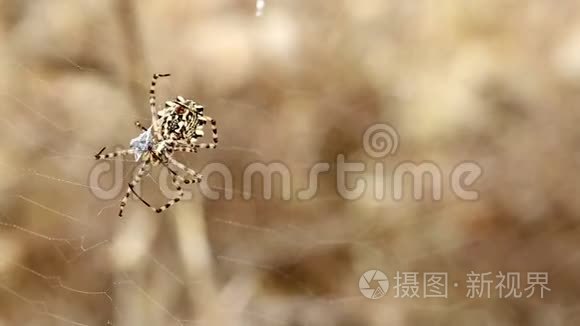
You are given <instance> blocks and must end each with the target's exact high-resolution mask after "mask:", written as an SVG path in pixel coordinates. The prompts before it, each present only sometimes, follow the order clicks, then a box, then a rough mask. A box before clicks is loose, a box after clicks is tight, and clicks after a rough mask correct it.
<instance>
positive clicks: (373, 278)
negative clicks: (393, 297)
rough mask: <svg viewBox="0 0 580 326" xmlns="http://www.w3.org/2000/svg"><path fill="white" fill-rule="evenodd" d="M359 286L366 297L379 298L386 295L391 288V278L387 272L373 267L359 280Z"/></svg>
mask: <svg viewBox="0 0 580 326" xmlns="http://www.w3.org/2000/svg"><path fill="white" fill-rule="evenodd" d="M358 288H359V289H360V293H362V295H364V296H365V298H368V299H372V300H377V299H380V298H382V297H384V296H385V294H387V291H388V290H389V280H388V279H387V275H385V273H383V272H381V271H379V270H376V269H371V270H370V271H366V272H365V273H364V274H362V276H361V277H360V279H359V280H358Z"/></svg>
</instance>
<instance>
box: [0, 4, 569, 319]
mask: <svg viewBox="0 0 580 326" xmlns="http://www.w3.org/2000/svg"><path fill="white" fill-rule="evenodd" d="M255 10H256V4H255V2H253V1H234V0H219V1H204V0H194V1H183V0H169V1H114V0H109V1H91V0H84V1H78V0H59V1H48V0H42V1H19V0H0V76H1V77H0V97H1V98H2V105H1V109H0V112H1V113H2V114H1V115H0V125H1V127H0V135H1V137H0V180H1V181H0V194H1V195H2V196H0V250H1V251H2V254H1V257H0V325H39V324H42V325H53V324H54V325H60V324H75V323H76V324H80V325H104V324H106V323H107V322H110V323H113V324H115V325H144V324H148V325H169V324H183V325H187V324H192V323H195V322H198V323H200V324H203V325H205V324H209V325H232V324H234V325H237V324H239V325H245V324H248V325H250V324H251V325H270V324H275V325H385V324H388V325H433V324H441V325H463V324H467V323H468V324H472V323H476V322H478V323H480V324H483V323H484V322H486V323H488V324H493V325H496V324H502V325H576V324H577V322H578V321H579V320H580V308H578V305H577V303H578V300H579V298H580V285H579V284H578V281H577V280H576V276H577V275H578V272H579V271H580V265H579V261H578V259H577V255H578V254H577V249H578V246H579V245H580V232H579V231H578V226H580V225H579V219H578V217H579V216H580V206H579V204H577V202H578V201H577V198H578V194H579V191H580V188H579V185H580V178H579V177H578V173H577V171H578V167H579V166H578V165H579V164H578V162H579V156H578V155H579V154H578V148H579V146H580V132H579V131H578V128H577V126H578V125H579V122H580V114H579V113H578V112H580V111H579V110H578V107H579V106H578V104H579V103H578V101H579V100H580V97H579V96H578V94H579V91H580V23H579V22H580V3H578V2H577V1H572V0H564V1H558V2H557V3H556V2H554V1H548V0H528V1H512V0H509V1H499V0H492V1H489V0H487V1H484V0H472V1H456V0H443V1H394V0H365V1H346V0H344V1H343V0H341V1H322V0H315V1H289V0H280V1H268V0H266V2H265V7H264V10H263V14H262V15H261V16H259V17H257V16H256V14H255ZM162 72H169V73H172V77H171V79H170V80H169V81H163V82H160V84H159V92H160V93H159V97H160V98H161V99H165V98H169V97H174V96H176V95H183V96H186V97H190V98H193V99H195V100H196V101H198V102H200V103H202V104H204V105H205V106H206V110H207V112H208V114H210V115H211V116H212V117H214V118H215V119H216V120H217V121H218V124H219V128H220V148H218V149H217V150H215V151H205V152H203V153H199V154H196V155H189V156H183V158H184V160H186V161H187V162H188V165H190V166H192V167H194V168H196V169H201V167H203V165H204V164H205V163H208V162H221V163H224V164H226V165H227V166H228V167H229V168H230V169H231V171H233V174H234V177H235V180H236V183H235V184H234V192H235V193H236V196H235V198H234V200H231V201H226V200H217V201H212V200H206V199H204V198H203V197H202V196H201V195H200V193H199V192H197V191H194V199H193V200H190V201H184V202H181V203H179V205H176V206H175V207H174V208H172V209H171V210H169V211H168V212H167V213H166V214H162V215H154V214H152V213H151V212H150V211H149V210H147V209H145V208H144V207H142V205H141V204H140V203H139V202H137V201H132V202H130V205H129V206H128V208H127V211H126V212H127V217H126V219H124V220H121V221H120V220H118V219H117V216H116V208H117V205H118V201H117V200H112V201H102V200H99V199H97V198H95V197H94V196H93V195H92V194H91V192H90V189H89V188H90V185H89V184H88V174H89V171H90V169H91V168H93V166H94V164H95V162H94V161H93V158H92V156H93V155H94V154H95V153H96V152H97V151H98V150H99V149H100V148H101V147H102V146H110V147H112V146H114V145H126V144H128V141H129V140H130V139H131V138H133V137H135V136H136V135H137V133H138V130H136V129H135V128H134V127H133V122H134V121H135V120H140V121H142V122H146V123H148V122H149V113H148V108H147V89H148V83H149V78H150V76H151V75H152V74H153V73H162ZM380 122H386V123H389V124H390V125H392V126H394V127H395V128H396V129H397V130H398V132H399V134H400V137H401V144H400V150H399V151H398V152H397V155H395V156H389V157H387V158H385V159H384V163H385V164H386V166H387V167H388V169H392V168H393V167H394V166H395V165H396V163H397V162H402V161H405V160H412V161H416V162H420V161H424V160H430V161H434V162H436V163H437V164H438V165H440V166H442V167H451V166H453V165H454V164H456V163H457V162H460V161H462V160H471V161H475V162H477V163H478V164H480V165H481V166H482V168H483V170H484V176H483V177H482V179H481V180H479V181H478V183H477V184H476V187H477V190H479V191H480V199H479V200H478V201H475V202H462V201H460V200H458V199H457V198H455V197H453V196H444V199H443V200H442V201H439V202H432V201H421V202H417V201H413V200H404V201H402V202H395V201H392V200H389V199H386V200H383V201H377V200H375V199H373V198H370V196H369V197H368V198H367V197H364V198H362V199H360V200H357V201H348V200H344V199H341V198H340V197H339V196H338V195H337V193H336V189H335V188H336V178H335V171H331V172H330V173H328V174H325V175H323V176H322V177H321V180H320V182H321V186H320V189H319V192H318V194H317V196H316V197H315V198H314V199H313V200H310V201H306V202H303V201H299V200H290V201H284V200H282V199H279V197H276V195H278V194H276V193H275V196H274V199H272V200H263V199H260V198H261V197H260V189H257V190H256V193H254V196H253V199H251V200H244V199H242V198H241V196H240V195H239V192H240V191H241V186H240V184H239V183H240V180H241V176H242V171H243V168H244V167H245V166H246V165H247V164H249V163H251V162H254V161H263V162H272V161H280V162H283V163H285V164H286V165H287V166H288V167H289V168H290V169H291V171H292V183H293V184H292V185H293V188H294V189H299V188H300V187H302V186H304V185H305V184H306V182H307V180H306V178H307V176H308V168H309V167H310V166H311V165H312V164H314V163H315V162H319V161H323V162H334V160H335V158H336V155H337V154H345V155H346V157H348V158H351V159H360V160H364V161H366V162H369V163H372V162H374V161H373V160H372V159H371V158H369V157H367V156H366V155H365V153H364V151H363V149H362V144H361V139H362V135H363V133H364V131H365V128H367V127H368V126H369V125H371V124H373V123H380ZM129 159H130V158H129ZM131 167H132V166H128V165H127V166H126V167H125V170H124V175H125V180H127V181H128V180H129V179H130V177H131V173H132V171H131V169H130V168H131ZM362 175H363V177H365V178H372V177H373V171H371V170H369V171H367V172H365V173H363V174H362ZM388 182H389V180H388V179H387V180H385V183H386V184H388ZM208 183H209V184H210V185H211V186H213V187H215V188H216V189H219V188H220V187H223V185H222V184H221V181H220V180H219V178H210V180H209V181H208ZM143 187H144V191H145V192H146V194H147V195H148V196H149V198H151V200H157V201H158V202H161V201H163V198H161V196H159V195H156V194H157V191H156V189H158V186H157V185H156V184H155V183H154V182H153V181H152V180H148V181H147V182H146V184H145V185H144V186H143ZM448 190H449V189H448V188H445V189H444V191H448ZM372 268H379V269H381V270H383V271H384V272H385V273H387V274H388V275H393V274H394V273H395V272H396V271H418V272H422V271H444V272H448V273H449V275H450V278H455V279H458V280H464V279H465V275H466V273H468V272H470V271H472V270H475V271H480V272H486V271H492V272H496V271H500V270H501V271H518V272H528V271H546V272H549V273H550V286H551V288H552V291H551V292H550V293H549V296H548V297H547V298H546V299H543V300H539V299H537V298H536V299H528V300H524V299H522V300H501V299H498V298H495V299H488V300H469V299H466V298H465V291H464V290H465V289H464V288H463V287H459V288H455V289H450V297H449V299H447V300H441V301H429V300H426V299H413V300H403V299H394V298H392V296H387V298H385V299H382V300H379V301H370V300H367V299H365V298H364V297H362V296H361V294H360V293H359V289H358V280H359V277H360V275H362V273H363V272H364V271H366V270H369V269H372Z"/></svg>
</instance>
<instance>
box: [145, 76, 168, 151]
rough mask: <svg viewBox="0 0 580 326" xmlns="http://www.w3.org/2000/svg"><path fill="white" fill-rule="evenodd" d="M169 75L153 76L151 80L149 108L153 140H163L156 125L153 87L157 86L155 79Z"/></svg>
mask: <svg viewBox="0 0 580 326" xmlns="http://www.w3.org/2000/svg"><path fill="white" fill-rule="evenodd" d="M169 76H171V74H154V75H153V78H152V79H151V87H150V88H149V108H150V109H151V125H152V126H153V134H154V135H155V138H156V139H157V140H158V141H160V140H162V139H163V137H162V136H161V132H160V130H159V124H158V123H157V119H158V118H159V117H158V116H157V99H156V97H155V85H156V84H157V79H158V78H159V77H169Z"/></svg>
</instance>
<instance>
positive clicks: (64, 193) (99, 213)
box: [0, 1, 361, 325]
mask: <svg viewBox="0 0 580 326" xmlns="http://www.w3.org/2000/svg"><path fill="white" fill-rule="evenodd" d="M260 3H261V5H260V13H259V15H260V16H261V15H263V11H262V10H263V6H264V2H263V1H261V2H260ZM91 42H94V41H91ZM91 45H92V46H95V47H96V46H99V45H98V43H96V42H94V43H91V44H89V45H88V46H89V47H90V46H91ZM49 52H51V56H52V59H50V60H51V61H53V64H54V65H56V66H60V67H61V69H62V70H65V71H68V73H67V74H68V75H71V76H81V77H83V76H90V75H97V76H98V75H99V74H101V72H100V71H99V70H98V69H95V68H94V67H92V66H91V65H85V64H83V63H82V62H77V60H76V59H74V58H72V57H70V56H69V54H67V52H65V51H60V50H58V49H50V51H49ZM29 61H30V60H29V59H28V60H27V59H23V60H19V59H18V58H17V57H16V56H14V57H12V58H10V60H9V62H8V63H7V64H8V65H11V66H12V68H11V70H12V71H11V73H12V74H14V75H21V76H23V77H21V78H22V79H23V80H25V81H30V80H32V81H33V83H34V84H40V85H43V86H44V87H45V89H43V91H46V90H48V91H47V92H45V93H44V94H42V96H45V97H47V98H49V99H50V100H52V101H53V102H52V103H44V102H43V101H37V100H35V99H34V98H32V99H31V98H29V97H25V96H22V95H21V92H18V91H13V89H11V88H10V87H6V88H5V90H6V91H4V92H2V97H3V98H4V100H5V101H7V102H9V103H10V106H11V107H13V109H12V110H10V111H9V112H7V114H5V115H4V118H3V119H2V121H1V123H2V127H3V129H4V130H5V131H6V130H7V131H8V133H9V134H11V137H9V139H10V140H11V141H16V140H17V139H16V138H20V137H19V136H17V135H20V134H21V132H20V130H31V129H32V130H37V131H35V132H34V133H32V134H28V136H27V137H24V138H22V139H18V140H19V141H21V142H23V143H24V144H25V146H26V149H24V150H21V149H19V148H12V150H13V152H15V153H16V155H18V154H20V155H23V156H25V157H22V158H19V159H8V160H6V159H3V160H2V163H1V165H2V169H3V170H4V173H5V175H6V178H7V179H8V180H17V181H14V183H13V184H12V186H8V189H3V192H4V193H11V195H9V196H7V197H6V198H4V200H3V205H2V206H3V208H2V209H1V210H0V226H1V227H2V234H3V237H4V238H6V240H3V242H4V245H5V246H3V248H6V249H5V250H4V249H3V250H4V251H6V252H7V254H5V255H4V256H3V257H2V258H0V266H1V267H0V275H4V277H1V278H0V293H1V298H2V300H3V301H6V302H8V304H7V305H6V307H5V308H3V309H0V311H2V313H0V316H4V317H0V324H1V323H3V322H6V323H11V321H17V322H20V323H21V324H24V323H26V322H28V323H33V324H36V323H40V324H45V325H49V324H51V325H52V324H55V325H60V324H62V325H133V324H134V325H137V324H145V321H148V322H147V324H163V325H167V324H175V325H190V324H191V325H196V324H208V323H210V324H218V323H221V324H224V325H225V324H228V325H231V324H234V323H242V320H245V321H254V323H259V324H264V325H285V324H287V321H288V320H290V317H291V316H290V315H288V313H287V312H283V311H279V312H278V313H275V312H274V313H270V314H269V313H266V312H264V311H265V309H264V305H262V306H260V305H257V306H256V307H252V306H251V305H250V298H251V297H252V296H254V295H255V292H256V291H258V286H257V285H256V283H255V282H257V280H256V279H257V278H258V276H256V275H260V274H272V275H274V276H275V277H277V278H281V279H283V280H284V282H285V283H287V286H289V287H291V288H297V289H300V290H299V291H300V292H301V293H303V295H304V296H306V297H310V298H311V300H315V301H320V300H321V299H320V298H317V296H316V295H315V292H316V290H315V289H311V288H310V287H309V285H307V284H305V283H304V281H302V280H300V279H299V278H297V277H296V275H293V274H292V273H291V272H288V271H286V270H285V269H284V268H279V267H277V266H276V264H275V263H272V264H271V265H270V264H269V263H268V260H270V261H274V260H273V259H271V258H269V259H260V255H256V253H252V252H251V250H255V249H256V247H257V246H263V245H266V246H274V247H284V248H286V250H290V251H292V252H295V253H294V254H290V257H291V260H292V262H290V263H287V264H290V265H291V264H293V263H294V262H295V261H300V260H301V259H302V257H304V256H305V255H308V254H309V253H310V252H315V251H316V250H315V247H317V246H323V247H326V246H333V245H334V244H332V243H328V242H325V241H320V242H319V240H318V239H317V237H315V236H314V235H313V234H312V233H311V232H309V231H307V230H304V229H302V228H300V227H298V226H296V225H291V224H287V225H286V226H284V227H268V226H261V224H262V223H260V222H258V223H252V222H251V221H252V220H255V219H254V217H253V216H250V218H249V219H247V220H249V221H250V222H244V219H243V218H242V219H240V218H231V217H230V216H228V215H224V216H220V215H218V216H212V218H211V219H208V220H207V223H208V225H207V226H206V225H204V222H203V220H204V216H203V215H204V214H203V213H201V211H202V210H201V208H200V207H201V203H200V199H199V197H200V193H199V191H196V190H195V189H190V191H193V196H194V197H195V198H194V199H193V203H183V202H182V203H180V204H181V206H185V207H181V208H179V207H174V208H173V207H172V210H170V211H168V212H167V213H165V214H163V216H156V215H155V214H153V213H151V212H150V211H147V210H146V209H144V208H143V207H142V205H141V203H139V202H138V201H137V200H130V201H129V205H128V206H127V211H133V213H132V214H131V213H129V214H128V215H129V217H127V218H124V219H118V218H117V217H116V212H117V210H118V201H119V198H120V197H119V196H117V197H116V198H115V199H112V200H108V201H102V200H99V199H98V198H95V197H94V196H91V190H97V189H96V187H95V185H92V184H90V183H89V182H88V181H87V178H86V177H85V178H83V175H82V172H79V170H84V171H85V173H87V174H88V173H89V170H90V169H91V168H93V167H94V165H95V164H96V163H95V162H94V158H93V155H94V153H96V151H97V150H98V148H99V147H100V146H103V145H107V146H108V147H109V149H112V146H110V144H111V142H112V141H115V140H119V141H120V142H122V141H123V140H125V141H124V143H128V140H129V139H130V138H127V137H126V135H137V134H138V130H136V129H135V130H131V132H125V131H123V132H122V133H120V134H121V135H116V134H115V135H111V134H108V135H107V134H103V135H102V137H101V138H100V141H98V142H95V141H94V140H95V139H94V138H93V139H91V138H87V137H85V136H84V135H83V133H84V132H85V126H81V125H80V123H81V122H80V120H75V119H74V118H73V119H70V120H67V119H62V118H61V117H62V115H64V114H67V113H68V112H66V111H64V110H60V112H59V110H55V111H54V112H51V110H50V108H49V107H48V106H49V105H50V104H54V103H56V104H57V105H58V104H61V102H60V99H59V98H60V97H61V96H63V95H62V94H59V89H62V88H63V85H56V87H55V85H53V84H54V83H53V82H52V81H51V80H50V77H49V78H47V77H46V73H45V72H41V71H39V69H41V68H39V67H38V66H36V67H35V65H33V64H29V63H28V62H29ZM174 75H178V74H174ZM148 82H149V81H148V80H146V79H144V80H137V79H132V80H130V84H132V85H137V86H135V88H136V89H137V90H138V92H137V93H138V94H139V97H140V98H141V101H142V102H143V103H141V104H145V101H146V96H147V89H148ZM158 85H159V86H158V102H159V103H162V102H163V99H169V98H170V97H172V96H173V97H174V96H176V95H179V94H180V93H179V92H178V90H176V88H175V82H174V81H173V80H171V79H169V80H163V81H160V82H159V83H158ZM90 91H91V90H90V89H88V90H87V92H90ZM42 96H40V97H42ZM72 96H74V95H72ZM73 102H74V100H73ZM129 102H130V101H129ZM105 103H107V102H106V101H104V100H102V101H100V104H101V105H103V104H105ZM108 105H109V106H111V107H114V110H123V111H124V112H122V113H117V114H116V115H115V117H117V118H121V119H122V120H123V121H122V122H113V121H109V118H105V119H103V120H102V121H106V123H115V125H118V126H122V125H125V126H127V125H128V126H130V125H131V123H132V121H135V120H139V121H142V122H143V123H144V124H148V123H149V122H150V119H149V112H148V108H147V106H146V105H139V107H138V108H131V105H128V104H127V103H125V105H121V106H120V107H115V105H114V104H108ZM213 105H214V106H216V107H217V106H218V105H219V106H222V107H225V106H227V107H228V108H229V109H236V110H244V111H245V114H248V115H253V116H255V115H256V114H259V115H264V119H266V120H268V119H271V117H270V116H269V115H268V114H267V113H264V111H263V110H258V109H256V108H252V107H251V106H250V105H248V104H245V103H235V102H234V101H230V100H226V99H223V98H222V99H221V100H219V101H218V102H217V103H214V104H213ZM93 107H96V105H95V106H91V105H90V104H89V105H87V107H82V108H78V107H77V109H78V110H91V109H92V108H93ZM106 112H110V110H109V111H106ZM211 112H212V111H211V109H209V110H208V113H209V114H212V113H211ZM82 116H83V114H82V113H80V114H79V117H81V118H82ZM111 117H112V116H111ZM219 118H221V116H220V117H219ZM219 118H218V119H217V120H218V123H220V122H221V121H220V120H221V119H219ZM226 126H227V124H226ZM223 129H225V128H223V127H222V130H223ZM228 143H230V144H229V145H228ZM26 150H28V151H30V152H26V153H25V152H23V151H26ZM220 150H221V151H223V152H226V153H228V152H229V153H233V154H232V155H243V156H246V157H249V158H250V159H257V160H266V157H264V156H262V154H261V153H260V152H259V151H256V150H254V149H252V147H250V146H248V145H246V144H243V143H242V144H239V145H236V144H235V143H233V142H232V141H231V140H230V141H226V142H225V144H221V145H220ZM9 153H10V152H9ZM202 155H203V154H202ZM205 155H206V160H207V157H209V155H211V153H207V154H205ZM226 155H228V154H226ZM182 159H183V160H184V162H185V163H186V165H188V166H191V165H196V164H195V163H196V159H195V158H192V157H191V156H189V157H187V156H186V155H184V156H182ZM118 160H120V161H122V162H124V163H126V164H125V165H124V170H123V180H125V181H126V182H128V181H129V180H130V179H131V177H132V175H133V173H134V167H135V163H134V162H132V157H130V156H129V157H124V158H120V159H118ZM197 165H198V166H199V164H197ZM63 167H71V168H70V171H67V170H68V169H67V168H63ZM208 186H209V187H212V188H213V189H214V190H218V191H222V192H223V191H226V190H228V191H233V192H234V193H235V194H236V195H238V196H239V195H241V194H242V192H241V190H240V189H224V186H223V185H221V186H220V184H219V182H218V183H216V184H214V185H213V186H212V185H208ZM158 187H159V185H158V182H157V181H156V175H149V176H148V177H147V178H146V180H144V185H143V186H142V188H141V189H143V191H145V192H146V193H147V195H152V196H153V199H152V200H153V201H157V202H160V200H162V198H160V197H159V196H158V195H157V197H155V194H154V190H157V189H158ZM123 191H124V188H123ZM120 195H122V194H120ZM196 198H197V199H196ZM196 200H197V202H196ZM254 205H255V204H254ZM177 206H180V205H177ZM244 206H252V204H247V205H244ZM192 207H193V208H192ZM173 209H175V212H176V213H174V211H173ZM253 209H255V207H254V208H253ZM186 210H190V211H193V212H194V213H193V214H192V213H187V214H186V213H184V211H186ZM244 210H247V209H246V208H244ZM127 211H126V212H127ZM232 212H233V211H232ZM177 215H181V216H184V217H181V218H177V217H176V216H177ZM187 219H198V221H193V222H192V221H188V220H187ZM177 228H186V229H187V230H193V231H194V233H192V234H181V233H182V232H179V230H176V229H177ZM206 229H214V230H215V229H220V230H224V231H221V232H223V233H225V234H232V233H238V234H239V233H241V234H243V236H237V237H236V239H237V241H239V240H241V239H244V238H246V237H248V238H255V239H258V240H255V241H254V243H253V244H252V245H251V246H246V250H248V249H249V250H250V252H249V253H244V252H243V250H242V251H241V252H239V253H238V252H237V251H236V250H232V249H231V246H223V248H221V250H220V248H213V249H211V250H210V248H208V246H209V244H208V240H209V239H208V238H209V237H210V235H208V234H207V231H206ZM189 238H193V239H194V240H191V239H189ZM196 241H197V242H196ZM246 241H247V240H246ZM187 245H196V246H201V247H206V248H205V251H204V250H199V249H197V250H192V252H191V255H193V256H200V257H191V255H188V248H186V247H183V246H187ZM180 247H181V248H180ZM147 248H149V249H147ZM11 249H12V250H11ZM168 251H177V252H179V251H181V257H180V255H179V254H175V253H168ZM120 252H121V253H120ZM135 254H137V255H140V257H139V258H138V259H132V257H131V256H132V255H135ZM253 256H254V258H252V257H253ZM111 257H113V258H111ZM115 257H116V258H117V259H115ZM45 260H48V261H49V262H46V261H45ZM115 260H116V261H115ZM127 260H129V261H131V262H127ZM132 260H133V261H132ZM260 260H264V262H260ZM219 265H223V266H226V267H225V269H226V270H230V271H231V270H235V271H238V272H239V271H241V272H240V273H239V275H241V276H239V275H236V274H235V273H232V272H230V273H231V274H230V275H229V276H227V277H226V276H224V275H219V274H217V271H216V268H217V267H216V266H219ZM224 277H225V279H223V278H224ZM218 284H222V285H219V286H218ZM183 299H185V300H186V302H189V305H193V306H194V307H196V308H197V309H199V310H200V312H198V313H197V314H193V313H191V311H188V310H187V308H186V307H184V306H188V305H187V304H186V305H183V304H179V301H180V300H183ZM352 299H354V300H361V298H360V296H352V297H346V298H336V299H328V300H323V301H324V304H328V305H333V304H340V302H341V301H349V300H352ZM206 301H207V302H206ZM204 310H207V311H209V312H210V313H209V316H205V312H204ZM214 310H215V312H213V313H211V312H212V311H214ZM95 311H97V313H95ZM143 311H146V313H144V312H143ZM273 311H276V310H275V309H274V310H273ZM194 316H198V317H199V318H200V319H199V320H197V319H191V318H192V317H194ZM235 320H238V321H237V322H233V321H235ZM216 322H218V323H216Z"/></svg>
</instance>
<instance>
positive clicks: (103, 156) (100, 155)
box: [95, 147, 135, 160]
mask: <svg viewBox="0 0 580 326" xmlns="http://www.w3.org/2000/svg"><path fill="white" fill-rule="evenodd" d="M105 148H107V147H103V148H102V149H101V150H100V151H99V152H98V153H97V154H95V160H102V159H106V158H110V157H117V156H120V155H127V154H134V153H135V151H134V150H133V149H121V150H118V151H114V152H110V153H107V154H103V152H104V151H105Z"/></svg>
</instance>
